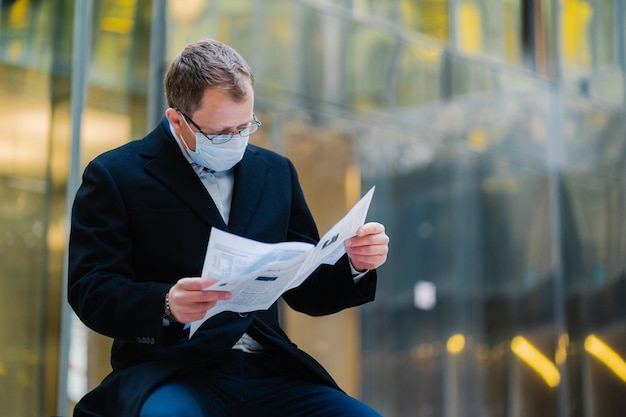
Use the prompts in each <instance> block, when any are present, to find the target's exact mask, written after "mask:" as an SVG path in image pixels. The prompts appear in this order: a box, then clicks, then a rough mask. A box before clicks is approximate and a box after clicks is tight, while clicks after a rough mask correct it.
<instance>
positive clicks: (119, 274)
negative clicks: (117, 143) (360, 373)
mask: <svg viewBox="0 0 626 417" xmlns="http://www.w3.org/2000/svg"><path fill="white" fill-rule="evenodd" d="M131 227H132V226H131V222H130V220H129V215H128V211H127V208H126V206H125V204H124V202H123V200H122V198H121V194H120V191H119V189H118V187H117V184H116V182H115V181H114V179H113V176H112V175H111V173H110V172H109V171H108V170H107V169H106V168H105V166H104V165H102V164H100V163H98V162H97V161H95V162H91V163H90V164H89V166H88V167H87V168H86V170H85V172H84V174H83V183H82V184H81V186H80V188H79V190H78V192H77V194H76V197H75V200H74V205H73V208H72V218H71V232H70V240H69V265H68V266H69V268H68V284H69V285H68V300H69V303H70V305H71V306H72V308H73V309H74V311H75V312H76V314H77V315H78V317H79V318H80V319H81V320H82V321H83V322H84V323H85V324H86V325H87V326H88V327H89V328H91V329H92V330H94V331H96V332H98V333H101V334H103V335H105V336H109V337H112V338H115V339H118V340H120V341H128V342H134V343H142V344H148V345H159V344H161V343H162V342H163V340H162V339H163V338H164V337H166V336H167V333H168V332H173V331H177V332H178V331H181V330H182V328H181V329H176V328H175V326H172V328H171V329H166V328H164V327H163V321H162V314H163V313H162V312H163V302H164V297H165V293H166V292H167V291H168V290H169V287H170V285H171V284H167V283H160V282H138V281H137V279H136V276H135V273H134V271H133V268H132V264H133V237H132V233H131Z"/></svg>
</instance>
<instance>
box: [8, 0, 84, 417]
mask: <svg viewBox="0 0 626 417" xmlns="http://www.w3.org/2000/svg"><path fill="white" fill-rule="evenodd" d="M68 3H69V2H57V3H56V4H52V3H50V2H35V1H3V2H2V3H1V7H2V8H1V9H0V19H1V20H0V96H1V97H2V100H0V130H1V131H2V132H3V134H2V136H1V137H0V276H2V277H3V278H2V279H1V280H0V315H2V317H4V318H5V320H3V321H2V325H0V414H2V415H16V416H18V415H19V416H25V417H28V416H33V417H38V416H41V415H51V414H56V413H55V411H56V408H55V407H56V387H57V375H58V371H59V370H58V366H59V362H58V357H59V351H58V348H59V339H58V337H59V311H60V302H61V288H62V275H63V274H62V271H63V253H64V247H65V214H66V207H65V185H66V181H67V173H68V155H69V154H68V145H69V142H68V140H67V132H68V126H69V107H68V98H69V83H68V77H69V73H68V72H69V71H68V68H69V58H70V56H71V50H70V49H71V42H68V40H70V39H71V37H72V32H71V31H72V28H71V25H67V24H66V23H64V24H63V25H62V26H61V25H60V24H59V22H61V20H60V19H59V16H64V17H65V16H67V14H68V8H69V7H70V5H69V4H68Z"/></svg>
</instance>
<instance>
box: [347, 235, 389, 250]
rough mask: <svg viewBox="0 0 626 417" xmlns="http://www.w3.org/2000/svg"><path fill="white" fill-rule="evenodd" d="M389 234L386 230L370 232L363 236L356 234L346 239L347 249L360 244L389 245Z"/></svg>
mask: <svg viewBox="0 0 626 417" xmlns="http://www.w3.org/2000/svg"><path fill="white" fill-rule="evenodd" d="M388 243H389V236H387V235H386V234H385V233H384V232H382V233H376V234H368V235H363V236H355V237H352V238H350V239H347V240H346V241H345V246H346V250H348V249H349V248H355V247H359V246H378V245H380V246H387V244H388Z"/></svg>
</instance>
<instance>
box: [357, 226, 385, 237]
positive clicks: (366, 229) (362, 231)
mask: <svg viewBox="0 0 626 417" xmlns="http://www.w3.org/2000/svg"><path fill="white" fill-rule="evenodd" d="M378 233H385V226H384V225H382V224H380V223H377V222H369V223H365V224H364V225H363V226H361V227H359V228H358V229H357V231H356V235H357V236H358V237H362V236H366V235H375V234H378Z"/></svg>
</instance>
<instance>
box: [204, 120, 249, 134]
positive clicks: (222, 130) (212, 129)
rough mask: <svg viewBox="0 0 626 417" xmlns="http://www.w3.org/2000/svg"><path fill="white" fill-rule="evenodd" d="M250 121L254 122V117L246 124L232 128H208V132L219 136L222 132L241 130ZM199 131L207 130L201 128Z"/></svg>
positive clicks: (247, 123)
mask: <svg viewBox="0 0 626 417" xmlns="http://www.w3.org/2000/svg"><path fill="white" fill-rule="evenodd" d="M252 120H254V117H251V118H250V120H248V121H247V122H246V123H242V124H240V125H237V126H234V127H222V128H220V129H214V128H210V129H208V130H209V131H211V132H215V133H214V135H221V134H222V133H223V132H225V131H228V130H230V129H241V128H243V127H245V126H248V125H249V124H250V122H251V121H252ZM194 123H195V122H194ZM196 127H202V126H200V125H197V126H196ZM201 130H202V131H203V132H205V131H206V130H207V129H206V128H202V129H201Z"/></svg>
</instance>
